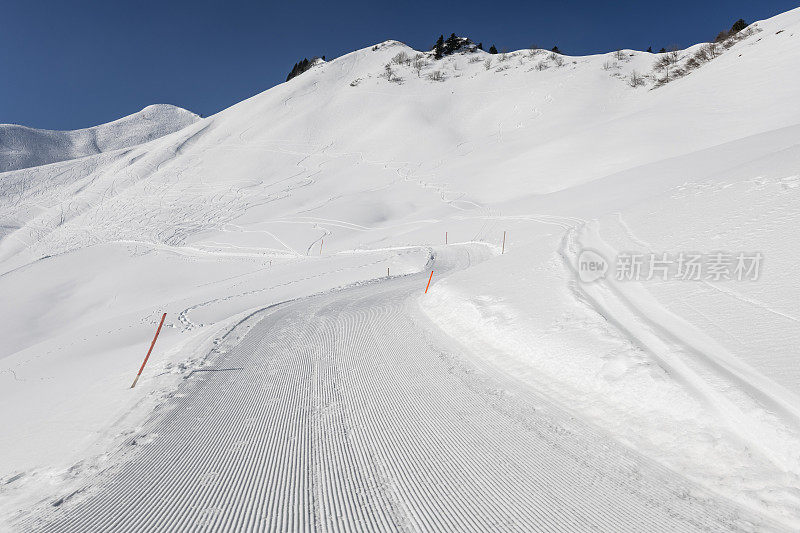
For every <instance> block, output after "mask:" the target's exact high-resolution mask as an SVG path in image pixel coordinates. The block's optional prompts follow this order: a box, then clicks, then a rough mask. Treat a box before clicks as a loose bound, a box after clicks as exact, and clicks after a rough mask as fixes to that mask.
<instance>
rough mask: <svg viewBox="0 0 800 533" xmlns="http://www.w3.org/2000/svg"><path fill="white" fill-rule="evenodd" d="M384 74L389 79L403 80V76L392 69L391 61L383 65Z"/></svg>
mask: <svg viewBox="0 0 800 533" xmlns="http://www.w3.org/2000/svg"><path fill="white" fill-rule="evenodd" d="M383 76H384V77H385V78H386V80H387V81H395V82H401V81H403V80H402V78H400V77H398V76H396V75H395V73H394V70H392V64H391V63H386V64H385V65H384V66H383Z"/></svg>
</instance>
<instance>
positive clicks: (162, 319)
mask: <svg viewBox="0 0 800 533" xmlns="http://www.w3.org/2000/svg"><path fill="white" fill-rule="evenodd" d="M165 318H167V313H164V314H163V315H161V323H160V324H159V325H158V329H157V330H156V336H155V337H153V342H151V343H150V349H149V350H147V355H145V356H144V362H143V363H142V368H140V369H139V373H138V374H136V379H134V380H133V385H131V388H134V387H135V386H136V382H137V381H139V376H141V375H142V370H144V365H146V364H147V360H148V359H150V353H151V352H152V351H153V346H155V345H156V339H157V338H158V334H159V333H161V326H163V325H164V319H165Z"/></svg>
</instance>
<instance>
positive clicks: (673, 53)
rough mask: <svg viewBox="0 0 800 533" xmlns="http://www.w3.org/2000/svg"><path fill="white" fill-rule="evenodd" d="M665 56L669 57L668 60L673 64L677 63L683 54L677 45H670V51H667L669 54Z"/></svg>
mask: <svg viewBox="0 0 800 533" xmlns="http://www.w3.org/2000/svg"><path fill="white" fill-rule="evenodd" d="M664 57H666V58H667V61H669V62H670V64H671V65H674V64H676V63H677V62H678V61H680V59H681V55H680V52H679V51H678V47H677V46H670V47H669V52H667V55H666V56H664Z"/></svg>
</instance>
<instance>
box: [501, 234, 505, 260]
mask: <svg viewBox="0 0 800 533" xmlns="http://www.w3.org/2000/svg"><path fill="white" fill-rule="evenodd" d="M504 253H506V232H505V231H504V232H503V251H502V252H500V255H503V254H504Z"/></svg>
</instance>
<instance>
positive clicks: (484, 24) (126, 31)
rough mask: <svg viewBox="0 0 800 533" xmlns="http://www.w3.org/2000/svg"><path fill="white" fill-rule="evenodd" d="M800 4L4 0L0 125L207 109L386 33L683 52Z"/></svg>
mask: <svg viewBox="0 0 800 533" xmlns="http://www.w3.org/2000/svg"><path fill="white" fill-rule="evenodd" d="M797 5H798V3H797V0H794V1H784V0H759V1H757V2H753V1H752V0H751V1H744V0H728V1H711V2H704V1H702V0H700V1H699V2H696V1H687V0H675V1H671V2H670V1H617V2H600V1H587V0H576V1H558V0H550V1H548V2H532V1H530V0H529V1H520V2H474V1H471V0H462V1H460V2H453V3H450V2H436V1H430V0H429V1H426V2H413V3H411V2H408V3H402V2H385V1H383V2H381V1H360V0H356V1H348V0H344V1H339V2H337V1H318V0H309V1H307V2H275V3H273V2H243V1H238V0H227V1H221V0H192V1H187V0H174V1H169V0H163V1H151V0H131V1H127V2H119V1H115V0H107V1H104V2H99V1H81V0H75V1H68V0H2V1H1V2H0V123H17V124H25V125H29V126H33V127H38V128H48V129H74V128H81V127H87V126H92V125H95V124H99V123H102V122H108V121H109V120H113V119H116V118H119V117H121V116H123V115H126V114H130V113H133V112H135V111H138V110H139V109H141V108H142V107H144V106H146V105H148V104H151V103H170V104H175V105H178V106H181V107H185V108H187V109H190V110H192V111H194V112H196V113H201V114H203V115H210V114H213V113H215V112H217V111H219V110H221V109H224V108H226V107H228V106H230V105H232V104H234V103H236V102H238V101H240V100H243V99H244V98H247V97H249V96H252V95H253V94H256V93H258V92H261V91H263V90H265V89H267V88H269V87H271V86H273V85H276V84H278V83H280V82H282V81H283V80H284V79H285V78H286V74H287V73H288V71H289V70H290V69H291V68H292V65H293V64H294V63H295V61H297V60H298V59H302V58H303V57H311V56H314V55H325V56H327V57H328V58H331V57H336V56H339V55H342V54H344V53H347V52H350V51H352V50H355V49H358V48H363V47H365V46H369V45H371V44H374V43H377V42H380V41H384V40H386V39H397V40H400V41H403V42H405V43H407V44H409V45H411V46H413V47H415V48H417V49H420V48H429V47H430V46H431V45H432V44H433V42H434V41H435V39H436V38H437V37H438V36H439V34H445V36H447V35H449V34H450V33H451V32H455V33H457V34H459V35H466V36H468V37H471V38H472V39H473V40H475V41H482V42H483V43H484V47H485V48H488V47H489V45H491V44H493V43H494V44H496V45H497V48H498V49H502V48H507V49H509V50H513V49H518V48H524V47H527V46H529V45H531V44H534V43H535V44H537V45H539V46H542V47H547V48H551V47H552V46H553V45H555V44H557V45H558V46H559V47H560V48H561V49H562V51H564V52H565V53H569V54H587V53H595V52H605V51H610V50H614V49H617V48H634V49H641V50H644V49H646V48H647V47H648V46H652V47H653V49H654V50H658V49H659V48H661V47H662V46H669V45H671V44H677V45H679V46H687V45H690V44H694V43H696V42H700V41H706V40H709V39H711V38H713V37H714V36H715V35H716V34H717V33H718V32H719V31H720V30H722V29H726V28H728V27H730V25H731V24H732V23H733V22H734V21H735V20H736V19H738V18H740V17H741V18H744V19H745V20H747V22H752V21H754V20H759V19H763V18H768V17H771V16H773V15H776V14H778V13H781V12H783V11H787V10H789V9H792V8H794V7H797Z"/></svg>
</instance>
